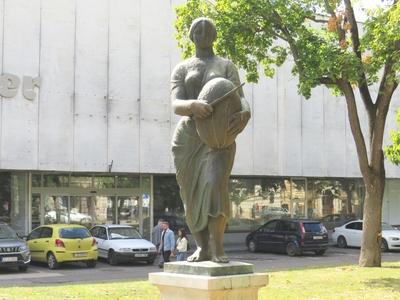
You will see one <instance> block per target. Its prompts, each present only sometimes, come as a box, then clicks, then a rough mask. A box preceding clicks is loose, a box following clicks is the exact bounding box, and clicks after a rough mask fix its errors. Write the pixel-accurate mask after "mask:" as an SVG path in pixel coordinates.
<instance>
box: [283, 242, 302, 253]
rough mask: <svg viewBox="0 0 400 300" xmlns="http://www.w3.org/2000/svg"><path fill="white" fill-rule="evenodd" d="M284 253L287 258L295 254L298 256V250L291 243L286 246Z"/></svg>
mask: <svg viewBox="0 0 400 300" xmlns="http://www.w3.org/2000/svg"><path fill="white" fill-rule="evenodd" d="M286 253H287V255H289V256H295V255H297V254H299V248H298V247H297V245H296V244H295V243H293V242H290V243H288V244H287V245H286Z"/></svg>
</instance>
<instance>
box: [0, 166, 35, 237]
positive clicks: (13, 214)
mask: <svg viewBox="0 0 400 300" xmlns="http://www.w3.org/2000/svg"><path fill="white" fill-rule="evenodd" d="M8 176H10V175H8ZM28 181H29V176H28V174H27V173H25V174H24V173H17V174H11V176H10V187H9V189H8V191H10V194H9V196H10V198H6V199H5V201H4V200H3V201H2V202H3V203H2V208H3V210H5V211H6V212H8V213H6V215H7V214H8V218H9V220H8V223H9V224H10V225H11V227H12V228H13V229H14V230H15V231H17V232H19V233H25V232H26V231H27V226H28V223H27V203H28ZM6 191H7V189H6Z"/></svg>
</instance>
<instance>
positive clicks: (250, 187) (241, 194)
mask: <svg viewBox="0 0 400 300" xmlns="http://www.w3.org/2000/svg"><path fill="white" fill-rule="evenodd" d="M229 190H230V199H231V201H232V218H231V219H230V220H229V222H228V228H227V230H228V231H230V232H235V231H236V232H245V231H251V230H254V229H256V228H257V227H258V226H260V225H261V224H264V223H265V222H267V221H269V220H271V219H276V218H283V217H288V216H289V214H290V212H289V206H290V181H289V179H285V178H240V177H235V178H231V180H230V188H229Z"/></svg>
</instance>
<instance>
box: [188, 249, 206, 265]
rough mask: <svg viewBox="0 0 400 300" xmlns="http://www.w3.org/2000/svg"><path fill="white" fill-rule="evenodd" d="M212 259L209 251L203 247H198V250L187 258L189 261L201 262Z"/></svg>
mask: <svg viewBox="0 0 400 300" xmlns="http://www.w3.org/2000/svg"><path fill="white" fill-rule="evenodd" d="M206 260H210V257H209V256H208V254H207V252H206V251H204V250H202V249H201V248H197V250H196V251H195V252H194V253H193V254H192V255H190V256H189V257H188V258H187V261H188V262H199V261H206Z"/></svg>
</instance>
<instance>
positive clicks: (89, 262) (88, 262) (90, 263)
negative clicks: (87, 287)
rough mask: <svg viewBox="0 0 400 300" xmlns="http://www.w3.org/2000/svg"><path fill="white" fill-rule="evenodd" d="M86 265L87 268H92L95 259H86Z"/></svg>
mask: <svg viewBox="0 0 400 300" xmlns="http://www.w3.org/2000/svg"><path fill="white" fill-rule="evenodd" d="M86 267H88V268H94V267H96V261H95V260H88V261H87V262H86Z"/></svg>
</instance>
